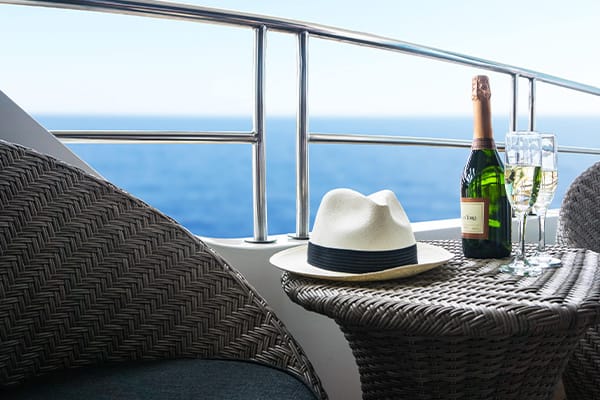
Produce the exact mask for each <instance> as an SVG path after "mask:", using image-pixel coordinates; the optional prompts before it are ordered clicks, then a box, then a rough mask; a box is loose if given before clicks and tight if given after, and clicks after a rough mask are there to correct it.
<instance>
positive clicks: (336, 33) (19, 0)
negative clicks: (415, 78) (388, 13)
mask: <svg viewBox="0 0 600 400" xmlns="http://www.w3.org/2000/svg"><path fill="white" fill-rule="evenodd" d="M0 3H6V4H18V5H29V6H46V7H52V8H66V9H73V10H88V11H101V12H107V13H115V14H129V15H139V16H146V17H156V18H168V19H179V20H188V21H201V22H209V23H215V24H224V25H235V26H245V27H249V28H259V27H263V26H264V27H265V28H267V29H268V30H272V31H279V32H287V33H297V34H299V33H302V32H306V33H308V34H309V35H310V36H314V37H319V38H323V39H331V40H336V41H341V42H346V43H350V44H354V45H361V46H367V47H372V48H377V49H383V50H392V51H398V52H401V53H408V54H413V55H417V56H422V57H427V58H433V59H436V60H441V61H447V62H452V63H456V64H460V65H464V66H471V67H476V68H481V69H485V70H490V71H494V72H500V73H505V74H509V75H518V76H520V77H523V78H527V79H535V80H537V81H538V82H545V83H548V84H551V85H556V86H560V87H564V88H567V89H572V90H577V91H580V92H584V93H588V94H593V95H596V96H600V88H597V87H594V86H591V85H586V84H583V83H579V82H575V81H572V80H568V79H563V78H560V77H557V76H554V75H549V74H545V73H542V72H538V71H534V70H531V69H527V68H521V67H517V66H515V65H510V64H504V63H500V62H496V61H491V60H486V59H483V58H479V57H473V56H469V55H465V54H460V53H456V52H452V51H446V50H442V49H438V48H435V47H430V46H424V45H420V44H415V43H410V42H405V41H402V40H397V39H392V38H389V37H384V36H379V35H374V34H369V33H364V32H358V31H353V30H349V29H343V28H336V27H332V26H327V25H321V24H316V23H310V22H303V21H296V20H292V19H286V18H278V17H270V16H265V15H259V14H251V13H245V12H240V11H230V10H223V9H216V8H209V7H202V6H195V5H187V4H177V3H170V2H163V1H153V0H141V1H130V0H41V1H38V0H0Z"/></svg>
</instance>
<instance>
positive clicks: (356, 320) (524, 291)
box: [282, 240, 600, 337]
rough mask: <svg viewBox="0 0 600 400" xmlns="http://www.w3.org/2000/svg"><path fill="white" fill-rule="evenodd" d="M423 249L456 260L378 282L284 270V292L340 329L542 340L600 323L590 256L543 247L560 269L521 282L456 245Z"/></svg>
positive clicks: (597, 278) (599, 274) (598, 280)
mask: <svg viewBox="0 0 600 400" xmlns="http://www.w3.org/2000/svg"><path fill="white" fill-rule="evenodd" d="M428 243H431V244H434V245H437V246H442V247H444V248H446V249H447V250H449V251H450V252H452V253H453V254H454V255H455V257H454V258H452V259H451V260H450V261H449V262H448V263H446V264H444V265H442V266H440V267H438V268H435V269H433V270H431V271H427V272H424V273H422V274H419V275H416V276H414V277H411V278H403V279H397V280H390V281H379V282H335V281H328V280H320V279H314V278H307V277H303V276H299V275H295V274H291V273H287V272H284V274H283V277H282V285H283V289H284V291H285V292H286V294H287V295H288V296H289V297H290V299H291V300H292V301H294V302H296V303H298V304H300V305H302V306H303V307H304V308H306V309H307V310H310V311H315V312H317V313H321V314H324V315H327V316H329V317H331V318H333V319H335V320H336V322H337V323H338V324H341V325H346V326H354V327H365V328H369V329H373V328H377V329H381V330H401V331H403V332H406V333H407V334H411V335H428V336H431V335H434V336H436V335H439V336H462V335H466V336H479V337H480V336H490V335H491V336H507V335H526V334H544V333H545V332H560V331H573V330H577V331H578V330H583V329H585V328H586V327H588V326H590V325H592V324H593V323H595V322H597V321H598V320H599V317H600V271H599V268H598V263H599V258H598V254H597V253H595V252H592V251H589V250H584V249H573V248H567V247H564V246H559V245H553V246H548V247H547V250H548V251H549V252H550V253H552V254H553V255H554V256H555V257H558V258H560V259H561V260H562V267H560V268H553V269H547V270H545V272H544V273H543V274H542V275H541V276H538V277H518V276H513V275H509V274H506V273H502V272H500V271H499V267H500V265H502V263H505V262H506V260H495V259H486V260H477V259H468V258H465V257H463V255H462V247H461V242H460V241H451V240H444V241H430V242H428ZM533 249H534V248H533V245H530V247H528V251H529V252H530V251H532V250H533Z"/></svg>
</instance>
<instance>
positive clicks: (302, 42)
mask: <svg viewBox="0 0 600 400" xmlns="http://www.w3.org/2000/svg"><path fill="white" fill-rule="evenodd" d="M0 3H7V4H20V5H30V6H46V7H53V8H66V9H76V10H88V11H99V12H106V13H115V14H130V15H138V16H144V17H156V18H168V19H173V20H188V21H197V22H207V23H216V24H225V25H233V26H242V27H248V28H251V29H253V30H254V32H255V40H254V50H255V51H254V54H255V57H254V93H255V96H254V111H253V129H252V131H251V132H178V131H53V132H52V133H54V134H55V135H56V136H57V137H59V138H61V139H64V140H86V141H113V142H114V141H119V142H123V141H132V142H162V143H171V142H177V143H215V142H217V143H250V144H252V146H253V158H252V170H253V207H254V235H253V240H252V241H254V242H259V243H262V242H268V229H267V212H266V210H267V203H266V186H265V181H266V179H265V176H266V175H265V174H266V165H265V145H264V134H265V107H264V96H265V94H264V92H265V85H264V82H265V69H264V65H265V57H266V48H265V41H266V35H267V33H268V32H269V31H277V32H286V33H290V34H294V35H296V37H297V48H298V60H297V62H298V65H297V69H298V73H297V88H298V90H297V93H298V99H297V100H298V108H297V123H296V130H297V149H296V150H297V151H296V161H297V162H296V179H297V182H296V199H297V200H296V232H295V234H294V236H295V237H296V238H298V239H306V238H308V230H309V209H308V204H309V184H308V170H309V165H308V147H309V146H308V144H309V143H346V144H379V145H418V146H444V147H469V146H470V142H469V141H464V140H462V141H461V140H453V139H433V138H413V137H403V136H377V135H347V134H323V133H310V132H309V128H308V121H309V119H308V111H307V110H308V108H307V101H308V96H307V94H308V44H309V40H310V38H319V39H327V40H334V41H339V42H344V43H349V44H353V45H359V46H367V47H371V48H376V49H381V50H386V51H394V52H399V53H404V54H410V55H414V56H419V57H426V58H429V59H433V60H437V61H443V62H450V63H455V64H459V65H463V66H470V67H476V68H479V69H483V70H489V71H494V72H498V73H502V74H506V75H509V76H510V77H511V78H512V85H511V88H512V95H511V107H510V110H511V112H510V121H509V127H510V129H513V130H514V129H516V128H517V109H518V108H517V105H518V104H517V98H518V92H519V80H520V79H525V80H527V82H528V91H529V105H528V128H529V129H535V111H536V86H537V82H543V83H546V84H550V85H554V86H559V87H563V88H567V89H570V90H575V91H579V92H583V93H587V94H591V95H594V96H600V88H597V87H594V86H589V85H585V84H582V83H579V82H575V81H571V80H566V79H562V78H559V77H556V76H553V75H548V74H544V73H541V72H537V71H533V70H529V69H525V68H519V67H516V66H512V65H508V64H502V63H498V62H494V61H489V60H485V59H481V58H477V57H471V56H468V55H464V54H459V53H454V52H450V51H445V50H441V49H436V48H433V47H428V46H422V45H417V44H414V43H408V42H404V41H400V40H395V39H391V38H386V37H382V36H377V35H371V34H367V33H361V32H355V31H351V30H346V29H340V28H334V27H329V26H324V25H320V24H312V23H307V22H301V21H294V20H288V19H282V18H273V17H268V16H262V15H255V14H249V13H242V12H235V11H226V10H220V9H214V8H207V7H200V6H192V5H184V4H176V3H166V2H158V1H150V0H145V1H144V0H140V1H127V0H53V1H50V0H46V1H35V0H0ZM559 150H560V151H561V152H570V153H584V154H600V149H587V148H580V147H566V146H561V148H560V149H559Z"/></svg>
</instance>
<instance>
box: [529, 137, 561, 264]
mask: <svg viewBox="0 0 600 400" xmlns="http://www.w3.org/2000/svg"><path fill="white" fill-rule="evenodd" d="M541 136H542V180H541V182H540V190H539V193H538V196H537V200H536V202H535V204H534V205H533V211H534V212H535V213H536V214H537V216H538V223H539V231H538V232H539V237H538V248H537V251H536V253H535V254H534V255H533V256H532V257H531V258H530V259H529V261H530V262H531V263H535V264H538V265H540V266H541V267H542V268H548V267H558V266H560V260H559V259H558V258H555V257H553V256H552V254H550V253H548V252H546V212H547V211H548V207H549V206H550V203H552V199H553V198H554V192H555V191H556V186H557V185H558V168H557V167H558V163H557V160H558V157H557V155H558V150H557V148H558V146H557V144H556V136H554V135H550V134H542V135H541Z"/></svg>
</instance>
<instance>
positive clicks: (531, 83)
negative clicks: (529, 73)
mask: <svg viewBox="0 0 600 400" xmlns="http://www.w3.org/2000/svg"><path fill="white" fill-rule="evenodd" d="M535 101H536V98H535V78H529V130H530V131H535Z"/></svg>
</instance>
